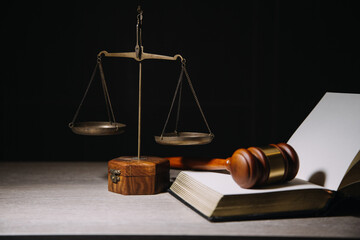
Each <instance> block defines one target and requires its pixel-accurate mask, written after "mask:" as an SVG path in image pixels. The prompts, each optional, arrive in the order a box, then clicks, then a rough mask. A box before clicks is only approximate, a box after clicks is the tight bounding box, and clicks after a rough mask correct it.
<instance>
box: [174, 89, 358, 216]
mask: <svg viewBox="0 0 360 240" xmlns="http://www.w3.org/2000/svg"><path fill="white" fill-rule="evenodd" d="M359 136H360V94H344V93H326V94H325V96H324V97H323V98H322V99H321V101H320V102H319V103H318V104H317V105H316V107H315V108H314V109H313V111H312V112H311V113H310V114H309V116H308V117H307V118H306V119H305V121H304V122H303V123H302V124H301V125H300V127H299V128H298V129H297V130H296V132H295V133H294V134H293V136H292V137H291V138H290V140H289V141H288V143H289V144H290V145H291V146H292V147H293V148H294V149H295V150H296V151H297V153H298V156H299V159H300V169H299V173H298V175H297V177H296V178H295V179H294V180H292V181H290V182H287V183H284V184H278V185H272V186H267V187H263V188H256V189H243V188H241V187H239V186H238V185H237V184H236V183H235V182H234V181H233V179H232V177H231V176H230V175H229V174H224V173H217V172H200V171H182V172H180V174H179V175H178V176H177V178H176V179H175V181H174V183H173V184H172V185H171V187H170V189H169V191H170V193H172V194H173V195H174V196H175V197H177V198H178V199H180V200H181V201H183V202H184V203H186V204H187V205H189V206H190V207H191V208H193V209H194V210H195V211H197V212H198V213H200V214H201V215H202V216H204V217H206V218H207V219H209V220H213V221H224V220H228V219H229V220H230V219H241V218H257V217H264V216H268V217H271V216H282V215H289V214H293V215H296V214H306V215H308V214H310V213H318V212H321V211H324V210H325V209H326V208H327V207H328V206H329V205H330V204H331V200H332V199H333V198H334V196H335V194H340V195H343V196H346V197H355V198H360V137H359Z"/></svg>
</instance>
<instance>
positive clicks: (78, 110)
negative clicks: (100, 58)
mask: <svg viewBox="0 0 360 240" xmlns="http://www.w3.org/2000/svg"><path fill="white" fill-rule="evenodd" d="M98 66H99V62H97V63H96V65H95V68H94V70H93V73H92V74H91V78H90V82H89V84H88V86H87V88H86V90H85V94H84V96H83V97H82V99H81V102H80V104H79V107H78V108H77V110H76V112H75V115H74V117H73V119H72V121H71V123H69V127H70V128H72V127H73V126H74V122H75V121H76V119H77V117H78V115H79V112H80V108H81V107H82V105H83V103H84V100H85V98H86V95H87V94H88V92H89V89H90V86H91V83H92V82H93V80H94V77H95V74H96V70H97V68H98Z"/></svg>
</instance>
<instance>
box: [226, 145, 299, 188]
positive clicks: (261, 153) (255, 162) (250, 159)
mask: <svg viewBox="0 0 360 240" xmlns="http://www.w3.org/2000/svg"><path fill="white" fill-rule="evenodd" d="M226 168H227V170H228V171H229V172H230V173H231V176H232V177H233V179H234V181H235V182H236V183H237V184H238V185H240V186H241V187H242V188H252V187H256V186H263V185H267V184H272V183H279V182H285V181H289V180H291V179H293V178H294V177H295V176H296V174H297V172H298V170H299V158H298V155H297V153H296V152H295V150H294V149H293V148H292V147H291V146H290V145H288V144H286V143H279V144H270V145H269V146H266V147H250V148H248V149H244V148H241V149H238V150H236V151H235V152H234V154H233V155H232V156H231V157H230V158H228V159H227V162H226Z"/></svg>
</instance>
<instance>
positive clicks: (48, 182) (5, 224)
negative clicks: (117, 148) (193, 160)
mask: <svg viewBox="0 0 360 240" xmlns="http://www.w3.org/2000/svg"><path fill="white" fill-rule="evenodd" d="M171 174H172V175H173V174H176V172H175V171H173V172H171ZM6 236H14V237H19V238H21V237H22V236H56V237H57V238H56V239H59V238H61V237H64V238H66V239H71V238H72V237H73V238H75V239H76V238H77V237H79V236H87V237H86V239H91V238H92V237H93V238H96V239H100V238H101V237H104V238H110V239H113V238H115V237H116V239H117V238H129V237H130V236H131V237H132V238H131V239H143V238H144V239H151V238H159V237H161V238H162V239H164V238H167V237H169V236H170V237H172V238H175V239H176V238H177V239H183V238H187V237H189V238H190V239H194V238H197V237H200V236H202V238H211V239H212V238H213V237H216V236H222V238H226V237H229V238H231V239H233V238H234V237H235V238H249V237H255V238H256V237H269V238H276V237H286V238H295V237H311V238H315V237H316V238H360V218H359V217H355V216H337V217H319V218H290V219H276V220H252V221H236V222H223V223H212V222H209V221H207V220H206V219H204V218H203V217H201V216H200V215H198V214H197V213H196V212H194V211H193V210H191V209H190V208H188V207H187V206H185V205H184V204H183V203H181V202H180V201H178V200H177V199H175V198H174V197H173V196H171V195H170V194H169V193H161V194H157V195H147V196H123V195H120V194H115V193H112V192H108V190H107V163H106V162H91V163H90V162H89V163H86V162H61V163H60V162H55V163H53V162H44V163H40V162H38V163H36V162H27V163H25V162H24V163H16V162H5V163H4V162H3V163H0V238H1V237H2V238H6ZM151 236H153V237H151ZM154 236H157V237H154ZM166 236H167V237H166Z"/></svg>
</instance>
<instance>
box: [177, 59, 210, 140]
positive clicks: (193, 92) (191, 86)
mask: <svg viewBox="0 0 360 240" xmlns="http://www.w3.org/2000/svg"><path fill="white" fill-rule="evenodd" d="M182 67H183V69H184V72H185V76H186V78H187V80H188V83H189V86H190V89H191V92H192V94H193V96H194V98H195V101H196V104H197V106H198V107H199V110H200V113H201V115H202V117H203V119H204V122H205V124H206V127H207V129H208V131H209V134H210V135H212V132H211V129H210V127H209V124H208V122H207V121H206V117H205V115H204V112H203V110H202V108H201V106H200V102H199V99H198V98H197V96H196V93H195V89H194V87H193V85H192V83H191V80H190V77H189V74H188V72H187V70H186V67H185V64H183V65H182Z"/></svg>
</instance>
